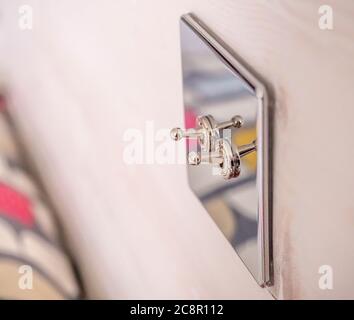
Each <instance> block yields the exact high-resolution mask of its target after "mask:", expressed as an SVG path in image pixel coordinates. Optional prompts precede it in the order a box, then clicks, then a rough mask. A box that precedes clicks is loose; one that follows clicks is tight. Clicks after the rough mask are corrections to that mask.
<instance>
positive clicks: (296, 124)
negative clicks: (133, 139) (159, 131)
mask: <svg viewBox="0 0 354 320" xmlns="http://www.w3.org/2000/svg"><path fill="white" fill-rule="evenodd" d="M27 3H28V4H30V5H32V6H33V8H34V11H33V15H34V16H33V17H34V28H33V30H32V31H23V30H20V29H19V28H18V24H17V19H18V6H19V4H21V2H20V1H4V0H3V1H1V6H0V13H1V21H0V23H1V28H0V39H1V40H0V50H1V52H2V53H1V56H0V72H1V73H0V75H1V79H2V82H3V84H4V87H5V88H6V90H7V91H8V93H9V94H10V96H11V101H12V108H13V109H12V113H13V116H14V117H15V118H16V121H17V123H18V125H19V127H20V129H21V132H22V134H23V137H24V138H25V140H26V142H27V145H28V146H29V150H30V152H31V154H32V156H33V158H34V160H35V162H36V164H37V167H38V169H39V171H40V173H41V175H42V177H43V178H44V180H45V184H46V187H47V188H48V190H49V192H50V194H51V195H52V197H53V199H54V202H55V205H56V207H57V208H58V211H59V213H60V217H61V219H62V221H63V223H64V225H65V228H66V232H67V236H68V239H70V243H71V246H72V250H73V251H74V252H75V254H76V258H77V260H78V262H79V264H80V268H81V270H82V272H83V277H84V280H85V284H86V287H87V289H88V292H89V294H90V296H91V297H109V298H270V297H271V295H270V294H269V292H268V291H266V290H265V289H261V288H258V287H257V285H256V284H255V282H254V281H253V279H252V278H251V276H250V275H249V274H248V272H247V270H246V269H245V267H244V266H243V265H242V263H241V261H240V260H239V258H238V257H237V256H236V255H235V253H234V252H233V250H232V249H231V248H230V247H229V245H228V243H227V242H226V240H225V239H224V238H223V236H222V235H221V233H220V232H219V231H218V229H217V228H216V226H215V225H214V224H213V222H212V221H211V219H210V218H209V217H208V215H207V214H206V212H205V211H204V210H203V208H202V206H201V205H200V203H199V202H198V201H197V200H196V199H195V198H194V196H193V195H192V193H191V191H190V190H189V188H188V186H187V181H186V174H185V168H184V167H183V166H181V165H175V166H172V165H165V166H162V165H140V166H127V165H126V164H125V163H124V162H123V159H122V153H123V149H124V146H125V145H124V143H123V141H122V136H123V133H124V131H125V130H126V129H127V128H131V127H136V128H141V129H144V128H145V122H146V120H154V124H155V127H156V128H166V127H172V126H175V125H179V124H180V125H181V124H182V120H183V111H182V97H181V71H180V59H179V25H178V19H179V16H180V15H181V14H183V13H186V12H189V11H192V12H194V13H195V14H197V15H198V16H199V17H200V18H201V19H202V20H203V21H204V22H205V23H206V24H208V25H209V26H210V28H211V29H213V30H214V31H215V32H216V33H217V34H218V35H219V36H221V37H222V38H223V39H224V41H225V42H226V43H227V44H228V45H230V46H231V47H232V48H233V49H234V50H235V51H236V52H237V53H238V54H239V55H240V56H241V57H242V58H243V59H245V60H246V61H247V62H248V63H249V64H250V65H251V66H252V67H253V68H254V69H255V70H257V71H258V72H259V74H260V75H261V76H262V77H263V78H265V79H266V80H267V82H268V83H269V84H270V85H271V87H272V88H273V91H274V94H275V101H276V103H275V108H274V109H275V115H274V131H275V145H274V157H275V161H274V201H275V202H274V256H275V286H274V288H273V289H272V290H271V291H272V294H274V295H275V296H276V297H278V298H354V288H353V287H352V284H353V283H354V279H353V278H354V276H353V273H352V270H353V268H354V250H353V248H352V245H353V240H354V232H353V227H354V197H353V190H354V171H353V170H352V163H353V160H352V159H353V158H354V151H353V150H354V148H353V144H354V142H353V125H352V122H353V120H352V119H353V115H354V109H353V104H354V102H353V101H354V93H353V92H354V90H353V89H352V87H353V80H354V62H353V57H354V44H353V40H354V23H353V15H354V3H353V2H352V1H350V0H342V1H333V0H332V1H326V4H330V5H331V6H332V7H333V10H334V29H333V30H330V31H329V30H326V31H324V30H320V29H319V27H318V19H319V14H318V8H319V6H320V5H321V4H322V2H321V1H291V0H287V1H285V0H284V1H249V0H242V1H241V0H238V1H236V0H235V1H231V0H230V1H228V0H222V1H216V0H213V1H202V0H189V1H187V0H181V1H163V0H155V1H141V0H137V1H90V2H88V1H81V0H80V1H60V2H59V1H38V0H37V1H27ZM333 149H335V151H333ZM321 265H330V266H332V268H333V271H334V283H333V285H334V288H333V290H321V289H320V288H319V286H318V280H319V278H320V274H319V273H318V269H319V267H320V266H321Z"/></svg>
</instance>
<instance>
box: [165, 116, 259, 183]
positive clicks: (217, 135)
mask: <svg viewBox="0 0 354 320" xmlns="http://www.w3.org/2000/svg"><path fill="white" fill-rule="evenodd" d="M242 125H243V119H242V117H241V116H234V117H232V118H231V120H229V121H225V122H221V123H217V122H216V121H215V119H214V118H213V117H212V116H211V115H207V116H202V117H199V118H197V120H196V128H195V129H194V128H192V129H185V130H182V129H181V128H173V129H172V130H171V138H172V139H173V140H175V141H178V140H181V139H182V138H196V139H197V140H198V142H199V144H200V147H201V152H190V153H189V154H188V163H189V164H190V165H199V164H201V163H208V164H213V165H216V166H218V168H220V171H219V172H220V175H222V176H223V177H224V178H225V179H231V178H236V177H238V176H239V175H240V165H241V158H242V157H243V156H245V155H246V154H248V153H250V152H253V151H255V150H256V148H257V147H256V141H253V142H252V143H250V144H247V145H244V146H241V147H237V146H235V147H233V146H232V144H231V142H230V141H229V140H228V139H226V138H223V137H222V130H224V129H229V128H232V127H234V128H241V126H242Z"/></svg>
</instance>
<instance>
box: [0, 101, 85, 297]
mask: <svg viewBox="0 0 354 320" xmlns="http://www.w3.org/2000/svg"><path fill="white" fill-rule="evenodd" d="M4 104H5V103H4V100H3V98H1V97H0V284H1V285H0V299H76V298H78V297H79V295H80V290H79V286H78V283H77V279H76V277H75V273H74V272H73V268H72V264H71V261H70V259H69V258H68V256H67V254H66V253H65V251H64V250H63V248H62V246H61V244H60V239H59V234H58V227H57V223H56V221H55V219H54V217H53V214H52V212H51V211H52V210H51V209H50V208H49V207H48V205H47V204H46V201H45V198H44V195H43V192H41V190H40V188H38V186H37V185H36V183H35V181H34V179H33V178H32V177H31V176H30V175H29V174H28V170H27V169H26V166H25V163H24V162H23V160H22V157H21V154H20V151H19V148H18V146H17V145H16V143H15V139H14V136H13V133H14V131H13V128H12V126H11V122H10V121H9V118H8V116H7V114H6V112H5V108H4Z"/></svg>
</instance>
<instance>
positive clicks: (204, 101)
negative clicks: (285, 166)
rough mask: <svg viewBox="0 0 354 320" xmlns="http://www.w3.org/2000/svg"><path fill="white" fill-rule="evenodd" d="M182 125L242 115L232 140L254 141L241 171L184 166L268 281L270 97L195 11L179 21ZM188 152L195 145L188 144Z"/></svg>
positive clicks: (259, 276) (250, 264)
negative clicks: (230, 175)
mask: <svg viewBox="0 0 354 320" xmlns="http://www.w3.org/2000/svg"><path fill="white" fill-rule="evenodd" d="M180 31H181V51H182V68H183V96H184V111H185V124H186V128H191V127H194V125H195V119H196V117H198V116H203V115H207V114H210V115H212V116H213V117H214V118H215V119H216V120H217V121H218V122H222V121H226V120H229V119H230V118H231V117H232V116H234V115H241V116H242V117H243V119H244V126H243V127H242V128H241V129H237V130H234V129H233V130H232V132H231V141H232V143H233V144H235V145H240V144H245V143H249V142H251V141H253V140H256V141H257V151H256V152H253V153H251V154H249V155H247V156H245V157H244V158H242V161H241V174H240V176H239V177H237V178H235V179H231V180H224V179H223V178H222V177H220V176H217V175H215V174H214V173H213V171H212V170H211V168H210V166H204V165H202V166H188V177H189V183H190V186H191V188H192V190H193V191H194V193H195V194H196V195H197V197H198V198H199V199H200V201H201V202H202V203H203V205H204V207H205V208H206V210H207V211H208V213H209V214H210V216H211V217H212V218H213V220H214V221H215V223H216V224H217V225H218V227H219V228H220V230H221V231H222V232H223V234H224V235H225V237H226V238H227V240H228V241H229V243H230V244H231V245H232V247H233V248H234V249H235V251H236V252H237V254H238V255H239V256H240V258H241V259H242V261H243V262H244V263H245V265H246V266H247V268H248V270H249V271H250V272H251V273H252V275H253V276H254V278H255V279H256V281H257V282H258V283H259V285H261V286H264V285H268V286H270V285H272V266H271V263H272V261H271V237H270V209H269V208H270V190H269V141H268V140H269V130H268V99H267V91H266V89H265V86H264V85H263V84H262V83H261V82H260V81H259V80H258V79H257V78H256V77H255V76H254V75H253V74H252V73H251V72H250V71H249V70H248V68H247V67H245V66H244V64H242V63H241V62H240V60H239V59H238V58H236V56H235V54H234V53H233V52H232V51H231V50H230V49H229V48H228V47H227V46H226V45H225V44H224V43H223V42H222V41H221V40H220V39H218V37H217V36H216V35H215V34H213V33H212V32H211V31H210V30H208V28H207V27H206V26H205V25H204V24H203V23H202V22H201V21H200V20H198V19H197V18H196V17H195V16H194V15H192V14H187V15H184V16H182V18H181V22H180ZM187 147H188V149H189V150H188V151H190V150H191V149H193V148H194V146H193V143H189V144H188V145H187Z"/></svg>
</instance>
